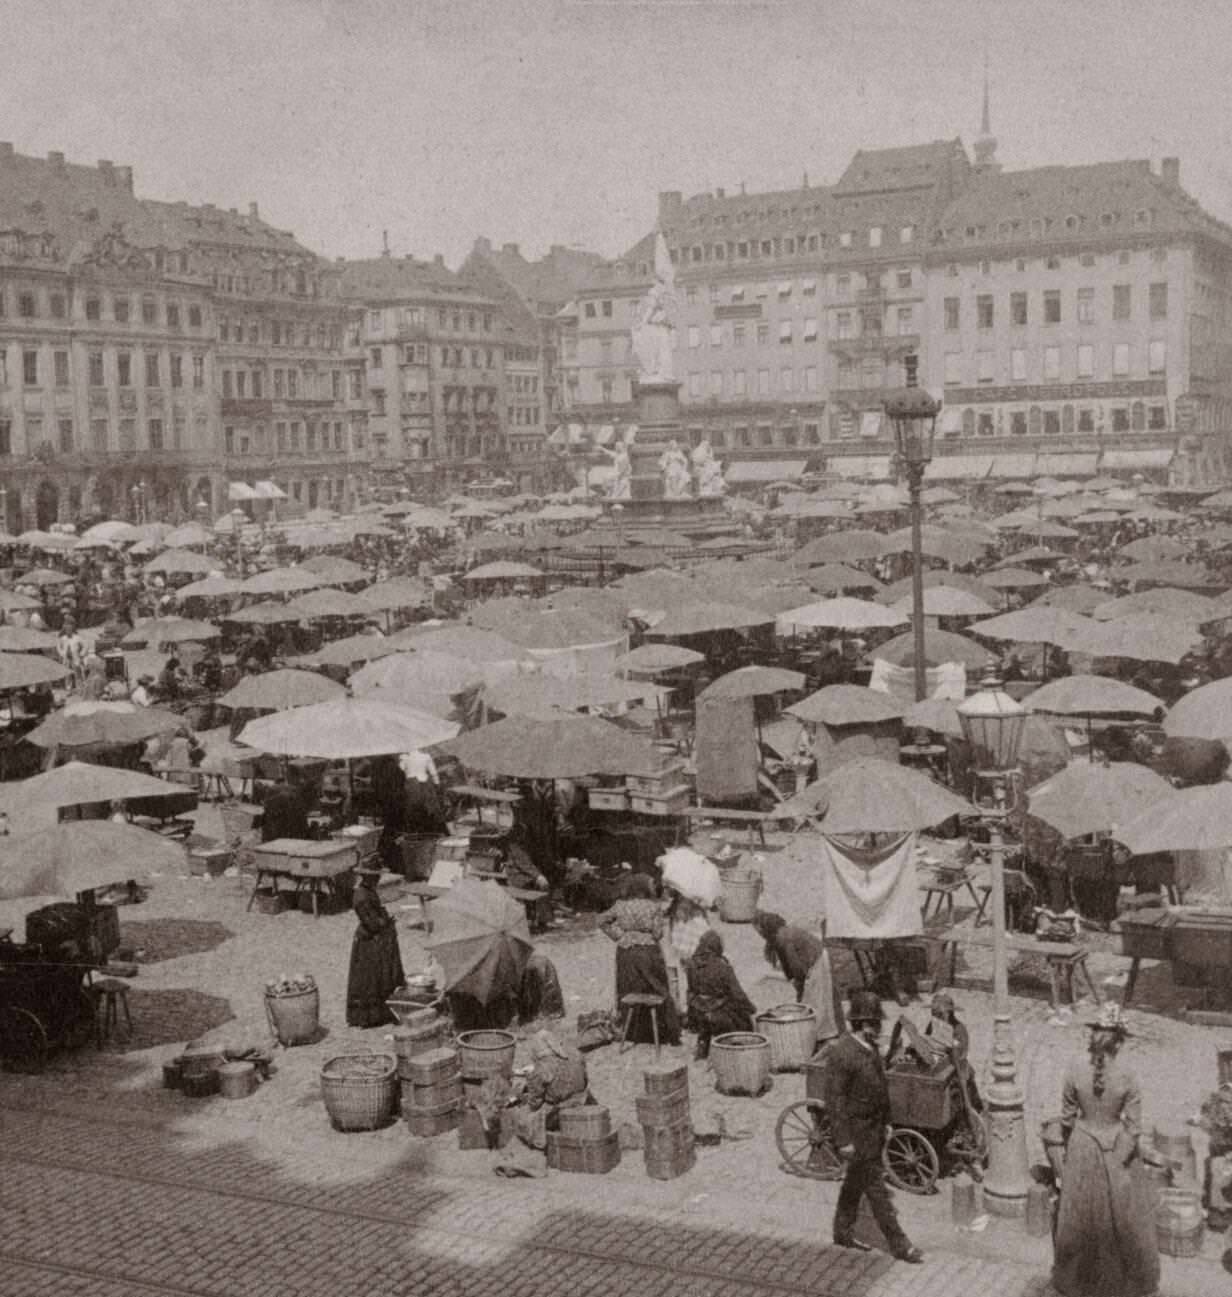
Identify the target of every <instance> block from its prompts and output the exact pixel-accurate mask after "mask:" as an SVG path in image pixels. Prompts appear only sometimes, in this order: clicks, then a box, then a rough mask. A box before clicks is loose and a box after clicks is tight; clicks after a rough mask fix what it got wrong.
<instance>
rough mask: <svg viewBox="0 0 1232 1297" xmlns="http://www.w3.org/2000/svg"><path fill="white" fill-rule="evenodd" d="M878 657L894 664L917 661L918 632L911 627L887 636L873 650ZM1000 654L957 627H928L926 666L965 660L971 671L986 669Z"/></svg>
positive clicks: (925, 649) (912, 664)
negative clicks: (958, 632)
mask: <svg viewBox="0 0 1232 1297" xmlns="http://www.w3.org/2000/svg"><path fill="white" fill-rule="evenodd" d="M872 656H873V657H874V658H882V659H884V660H885V661H886V662H889V663H891V664H892V665H893V666H899V667H909V666H914V665H915V635H914V633H913V632H911V631H907V632H906V633H905V634H903V635H896V636H894V638H893V639H889V640H886V642H885V643H884V644H881V645H878V647H877V648H875V649H873V650H872ZM996 660H997V659H996V655H995V654H994V653H990V652H989V651H988V650H987V649H986V648H985V647H984V646H983V645H982V644H977V643H976V642H975V640H973V639H968V638H967V637H966V636H965V635H958V634H955V632H953V631H948V630H938V629H936V628H935V627H933V626H926V627H925V628H924V662H925V665H926V666H940V665H941V664H942V663H943V662H961V663H962V664H963V666H965V667H966V668H967V670H968V671H983V670H984V669H985V668H986V667H990V666H992V664H993V663H994V662H995V661H996Z"/></svg>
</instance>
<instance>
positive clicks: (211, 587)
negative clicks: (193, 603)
mask: <svg viewBox="0 0 1232 1297" xmlns="http://www.w3.org/2000/svg"><path fill="white" fill-rule="evenodd" d="M243 592H244V584H243V582H242V581H237V580H236V579H235V578H234V577H230V576H207V577H205V578H204V580H201V581H193V582H191V583H190V584H188V585H184V586H181V587H180V588H179V589H178V590H177V591H176V592H175V594H176V598H177V599H221V598H224V597H225V596H227V595H233V594H242V593H243Z"/></svg>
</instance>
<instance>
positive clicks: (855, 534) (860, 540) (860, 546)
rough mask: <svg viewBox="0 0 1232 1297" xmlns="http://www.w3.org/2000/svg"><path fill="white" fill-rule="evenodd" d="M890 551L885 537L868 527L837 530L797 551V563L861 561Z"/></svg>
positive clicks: (882, 555) (879, 556)
mask: <svg viewBox="0 0 1232 1297" xmlns="http://www.w3.org/2000/svg"><path fill="white" fill-rule="evenodd" d="M889 552H890V551H889V549H888V548H887V547H886V540H885V537H884V536H883V535H882V534H881V533H880V532H878V531H869V530H867V529H863V530H855V531H837V532H834V533H832V534H831V535H829V536H819V537H818V538H817V539H816V540H812V541H809V543H808V544H807V545H805V546H804V547H803V549H800V550H799V551H797V553H796V556H795V561H796V562H797V563H810V564H811V563H861V562H864V561H865V560H866V559H870V558H884V557H885V555H886V554H888V553H889Z"/></svg>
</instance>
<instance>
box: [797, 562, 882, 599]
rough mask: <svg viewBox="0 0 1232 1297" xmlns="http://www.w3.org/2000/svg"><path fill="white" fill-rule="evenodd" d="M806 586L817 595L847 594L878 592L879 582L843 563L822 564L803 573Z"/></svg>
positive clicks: (873, 577)
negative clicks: (810, 587) (859, 591)
mask: <svg viewBox="0 0 1232 1297" xmlns="http://www.w3.org/2000/svg"><path fill="white" fill-rule="evenodd" d="M804 580H805V582H806V584H808V585H810V586H812V588H813V589H814V590H816V591H817V593H818V594H847V593H848V592H849V591H851V590H880V589H881V582H880V581H878V580H877V578H876V577H875V576H869V574H868V573H867V572H861V571H859V570H858V569H856V568H854V567H848V566H847V565H846V564H844V563H823V564H822V565H821V566H820V567H814V568H810V569H809V570H808V571H807V572H805V573H804Z"/></svg>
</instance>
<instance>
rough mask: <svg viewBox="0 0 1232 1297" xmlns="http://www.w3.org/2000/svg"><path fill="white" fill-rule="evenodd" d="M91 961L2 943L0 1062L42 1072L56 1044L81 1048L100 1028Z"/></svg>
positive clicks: (13, 1067) (58, 1046)
mask: <svg viewBox="0 0 1232 1297" xmlns="http://www.w3.org/2000/svg"><path fill="white" fill-rule="evenodd" d="M92 968H93V965H92V964H83V963H61V962H56V961H53V960H50V959H48V958H46V957H45V956H43V955H42V954H41V953H39V952H37V951H32V950H29V949H27V948H24V947H22V946H17V945H14V944H12V943H3V944H0V1064H2V1065H3V1066H4V1067H5V1068H8V1069H10V1070H16V1071H38V1070H40V1069H41V1068H42V1066H43V1064H44V1062H45V1061H46V1058H47V1055H48V1054H49V1053H50V1052H51V1051H52V1050H53V1049H56V1048H60V1047H63V1048H68V1049H77V1048H80V1047H81V1046H82V1045H84V1044H85V1043H86V1042H87V1041H89V1040H90V1038H91V1037H92V1036H93V1035H94V1033H95V1004H94V998H93V996H91V994H90V992H89V991H88V990H87V989H86V985H85V978H86V976H87V974H88V973H89V972H90V971H91V969H92Z"/></svg>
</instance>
